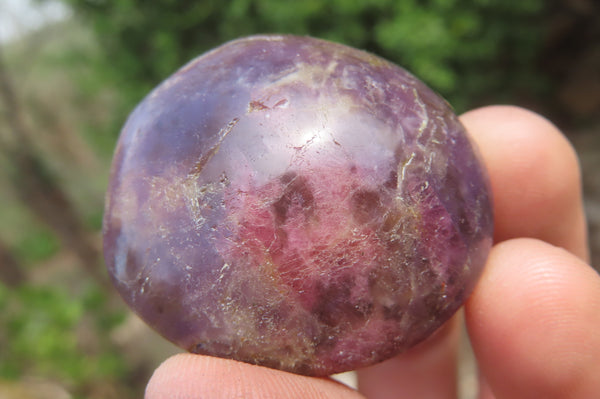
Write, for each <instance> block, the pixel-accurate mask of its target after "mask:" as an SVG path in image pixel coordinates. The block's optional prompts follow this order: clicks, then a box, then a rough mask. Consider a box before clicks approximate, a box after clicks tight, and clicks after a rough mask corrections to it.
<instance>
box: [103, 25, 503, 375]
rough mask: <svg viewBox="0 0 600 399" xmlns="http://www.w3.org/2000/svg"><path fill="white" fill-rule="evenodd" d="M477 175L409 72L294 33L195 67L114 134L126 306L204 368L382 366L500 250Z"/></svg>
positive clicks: (457, 298) (111, 231) (447, 118)
mask: <svg viewBox="0 0 600 399" xmlns="http://www.w3.org/2000/svg"><path fill="white" fill-rule="evenodd" d="M491 237H492V215H491V204H490V194H489V190H488V183H487V177H486V173H485V170H484V169H483V167H482V165H481V164H480V162H479V160H478V157H477V155H476V153H475V151H474V149H473V145H472V143H471V142H470V141H469V139H468V138H467V136H466V134H465V132H464V129H463V127H462V126H461V124H460V123H459V121H458V120H457V118H456V116H455V115H454V114H453V112H452V111H451V110H450V108H449V106H448V105H447V104H446V103H445V102H444V101H443V100H442V99H441V98H440V97H438V96H437V95H436V94H435V93H434V92H433V91H432V90H430V89H429V88H427V87H426V86H425V85H424V84H423V83H421V82H420V81H419V80H417V79H416V78H415V77H414V76H412V75H410V74H409V73H407V72H406V71H405V70H403V69H401V68H399V67H397V66H394V65H392V64H390V63H388V62H387V61H385V60H382V59H380V58H378V57H375V56H373V55H370V54H367V53H365V52H362V51H358V50H354V49H351V48H349V47H345V46H342V45H339V44H333V43H329V42H325V41H321V40H317V39H312V38H306V37H294V36H255V37H249V38H245V39H240V40H236V41H233V42H230V43H227V44H225V45H223V46H221V47H219V48H217V49H215V50H213V51H211V52H209V53H207V54H205V55H203V56H201V57H199V58H197V59H195V60H193V61H192V62H190V63H189V64H187V65H186V66H184V67H183V68H182V69H180V70H179V71H178V72H177V73H175V74H174V75H173V76H171V77H170V78H169V79H167V80H166V81H165V82H164V83H162V84H161V85H160V86H159V87H158V88H156V89H155V90H154V91H153V92H152V93H150V95H149V96H148V97H147V98H146V99H145V100H144V101H143V102H142V103H141V104H140V105H139V106H138V107H137V109H136V110H135V111H134V112H133V114H132V115H131V116H130V118H129V120H128V121H127V124H126V125H125V127H124V129H123V132H122V134H121V137H120V140H119V143H118V146H117V150H116V154H115V158H114V163H113V168H112V175H111V181H110V186H109V191H108V196H107V204H106V213H105V219H104V249H105V256H106V262H107V265H108V270H109V272H110V275H111V276H112V279H113V281H114V283H115V285H116V287H117V289H118V291H119V292H120V293H121V295H122V296H123V298H124V299H125V301H126V302H127V303H128V304H129V305H130V306H131V307H132V308H133V309H134V310H135V311H136V312H137V313H138V314H139V315H140V316H141V317H142V318H143V319H144V320H145V321H146V322H147V323H148V324H149V325H150V326H152V327H153V328H154V329H156V330H157V331H158V332H159V333H161V334H162V335H163V336H164V337H166V338H167V339H169V340H171V341H173V342H174V343H176V344H178V345H179V346H181V347H183V348H185V349H187V350H189V351H191V352H195V353H202V354H208V355H213V356H220V357H225V358H232V359H237V360H241V361H245V362H249V363H254V364H259V365H264V366H269V367H274V368H279V369H282V370H287V371H292V372H296V373H302V374H307V375H327V374H331V373H337V372H341V371H346V370H350V369H356V368H359V367H362V366H366V365H370V364H373V363H375V362H378V361H382V360H384V359H386V358H389V357H391V356H393V355H394V354H397V353H399V352H401V351H403V350H405V349H406V348H409V347H410V346H412V345H414V344H416V343H418V342H419V341H421V340H423V339H424V338H426V337H427V336H428V335H430V334H431V333H432V332H433V331H434V330H436V329H437V328H438V327H439V326H440V325H441V324H442V323H443V322H444V321H446V320H447V319H449V318H450V317H451V316H452V314H453V313H455V311H456V310H457V309H458V308H459V307H460V306H461V305H462V303H463V302H464V301H465V299H466V298H467V296H468V295H469V293H470V292H471V290H472V288H473V286H474V284H475V282H476V280H477V278H478V276H479V274H480V272H481V270H482V267H483V264H484V262H485V259H486V256H487V254H488V251H489V249H490V246H491V243H492V238H491Z"/></svg>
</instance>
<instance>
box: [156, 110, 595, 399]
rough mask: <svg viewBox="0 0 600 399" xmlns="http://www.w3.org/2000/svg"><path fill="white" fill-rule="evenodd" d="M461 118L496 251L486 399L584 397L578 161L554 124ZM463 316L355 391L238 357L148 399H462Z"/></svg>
mask: <svg viewBox="0 0 600 399" xmlns="http://www.w3.org/2000/svg"><path fill="white" fill-rule="evenodd" d="M461 120H462V122H463V123H464V125H465V127H466V128H467V130H468V131H469V133H470V134H471V136H472V138H473V139H474V141H475V142H476V143H477V144H478V146H479V149H480V152H481V155H482V157H483V159H484V162H485V164H486V166H487V168H488V171H489V173H490V178H491V185H492V191H493V195H494V202H495V203H494V213H495V220H496V230H495V237H494V238H495V242H496V244H495V246H494V248H493V249H492V252H491V254H490V257H489V259H488V262H487V265H486V268H485V271H484V273H483V275H482V277H481V279H480V281H479V283H478V285H477V287H476V288H475V291H474V292H473V294H472V295H471V297H470V299H469V300H468V302H467V303H466V305H465V310H464V322H465V324H466V327H467V331H468V333H469V337H470V340H471V344H472V346H473V350H474V352H475V356H476V359H477V363H478V367H479V372H480V376H481V378H480V392H479V398H481V399H491V398H495V399H503V398H510V399H520V398H524V399H525V398H557V399H558V398H569V399H579V398H581V399H584V398H585V399H587V398H591V397H594V396H595V395H597V393H598V392H600V362H598V361H597V359H600V312H598V309H600V276H599V275H598V274H597V273H596V272H595V271H594V269H592V268H591V267H590V266H589V265H588V264H587V263H586V262H587V261H588V259H589V253H588V249H587V248H588V244H587V236H586V224H585V218H584V212H583V205H582V196H581V177H580V170H579V164H578V159H577V155H576V154H575V152H574V150H573V148H572V147H571V145H570V144H569V142H568V141H567V140H566V139H565V137H564V136H563V135H562V133H561V132H560V131H559V130H558V129H557V128H556V127H555V126H554V125H553V124H552V123H550V122H549V121H548V120H546V119H544V118H542V117H541V116H539V115H537V114H535V113H532V112H530V111H527V110H525V109H522V108H517V107H512V106H491V107H486V108H481V109H477V110H473V111H470V112H467V113H466V114H464V115H462V117H461ZM460 317H461V316H457V317H455V318H454V319H453V320H451V321H450V322H448V323H447V324H446V325H445V326H444V327H443V328H441V329H440V330H439V331H438V332H437V333H435V334H434V335H433V336H432V337H430V338H429V339H428V340H426V341H425V342H423V343H421V344H420V345H418V346H416V347H414V348H413V349H411V350H410V351H408V352H406V353H403V354H401V355H399V356H397V357H395V358H392V359H390V360H388V361H386V362H383V363H380V364H378V365H375V366H372V367H369V368H366V369H362V370H359V371H358V382H359V391H358V392H357V391H354V390H352V389H350V388H348V387H346V386H344V385H341V384H339V383H337V382H335V381H333V380H330V379H327V378H311V377H304V376H298V375H294V374H290V373H285V372H282V371H278V370H271V369H267V368H263V367H259V366H253V365H249V364H245V363H240V362H236V361H231V360H224V359H218V358H211V357H206V356H199V355H191V354H180V355H176V356H174V357H172V358H170V359H168V360H166V361H165V362H164V363H163V364H162V365H161V366H160V367H159V368H158V369H157V370H156V371H155V372H154V375H153V376H152V378H151V379H150V382H149V383H148V386H147V389H146V398H147V399H159V398H160V399H162V398H175V399H184V398H185V399H196V398H202V399H225V398H248V399H253V398H262V399H271V398H273V399H275V398H279V399H281V398H283V399H291V398H304V399H306V398H308V399H317V398H319V399H329V398H343V399H358V398H369V399H388V398H436V399H437V398H448V399H452V398H456V397H457V393H456V390H457V389H456V387H457V382H456V375H457V371H456V370H457V366H456V360H457V347H458V338H459V327H460V323H461V320H460Z"/></svg>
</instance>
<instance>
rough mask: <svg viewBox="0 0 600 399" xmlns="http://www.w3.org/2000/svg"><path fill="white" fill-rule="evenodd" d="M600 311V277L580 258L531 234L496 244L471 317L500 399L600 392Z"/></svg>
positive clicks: (485, 369)
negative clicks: (528, 237) (599, 361)
mask: <svg viewBox="0 0 600 399" xmlns="http://www.w3.org/2000/svg"><path fill="white" fill-rule="evenodd" d="M598 309H600V277H599V276H598V274H597V273H596V272H595V271H594V270H593V269H592V268H591V267H590V266H589V265H587V264H585V263H584V262H582V261H581V260H580V259H579V258H577V257H575V256H573V255H572V254H570V253H568V252H567V251H565V250H563V249H560V248H557V247H554V246H551V245H549V244H547V243H544V242H541V241H538V240H533V239H516V240H509V241H506V242H504V243H501V244H498V245H497V246H495V247H494V249H493V250H492V252H491V254H490V257H489V260H488V264H487V266H486V270H485V272H484V274H483V275H482V277H481V280H480V282H479V284H478V286H477V287H476V289H475V291H474V292H473V294H472V296H471V298H470V299H469V301H468V302H467V306H466V308H465V310H466V312H465V320H466V323H467V327H468V330H469V335H470V337H471V341H472V344H473V349H474V352H475V354H476V357H477V360H478V363H479V366H480V369H481V371H482V373H483V375H484V377H485V379H486V381H488V383H489V385H490V387H491V389H492V391H493V392H494V393H495V395H496V396H497V398H515V399H519V398H531V397H544V398H554V397H556V398H567V397H568V398H588V397H593V396H590V395H591V394H592V393H593V392H600V379H599V377H598V376H600V366H599V364H598V362H597V359H598V358H600V312H598ZM586 395H587V396H586Z"/></svg>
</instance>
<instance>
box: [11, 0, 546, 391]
mask: <svg viewBox="0 0 600 399" xmlns="http://www.w3.org/2000/svg"><path fill="white" fill-rule="evenodd" d="M63 1H64V2H65V3H67V4H70V5H71V6H72V7H73V8H74V10H75V11H76V12H77V13H78V15H80V16H82V17H83V21H84V24H83V26H82V25H81V24H80V23H79V22H77V21H78V20H77V19H76V20H75V21H69V22H67V23H65V24H64V26H63V28H64V32H59V34H58V35H57V36H52V35H48V37H45V39H46V40H47V43H48V45H46V46H31V45H26V44H25V45H17V46H15V48H11V49H10V51H8V52H7V55H10V57H7V59H8V58H10V59H9V60H8V61H10V62H9V65H8V66H9V67H10V68H11V71H13V73H14V74H15V81H18V82H19V83H22V84H21V85H20V86H19V87H18V88H19V90H20V91H21V92H20V93H19V94H21V95H22V100H23V103H24V104H25V105H26V106H27V107H29V108H28V110H27V111H28V114H29V116H30V117H31V120H32V121H33V122H32V123H33V130H34V131H35V132H36V134H37V135H38V136H36V145H37V146H38V147H39V149H40V151H41V153H42V154H43V156H44V157H45V158H44V159H46V160H47V161H48V165H49V166H50V167H51V171H52V172H55V173H56V174H57V175H60V177H61V178H60V179H59V182H60V183H61V184H63V186H64V188H65V190H66V191H67V192H68V193H69V195H70V197H71V198H70V199H71V200H72V201H73V203H74V204H75V205H76V207H77V208H78V211H79V214H80V215H81V216H82V218H83V223H84V225H85V226H86V227H87V228H89V229H90V230H92V231H95V232H96V233H98V232H99V230H100V226H101V220H102V205H101V204H102V201H103V199H102V192H103V190H104V187H105V184H106V181H107V177H108V169H109V160H110V154H111V153H112V150H113V148H114V145H115V141H116V138H117V135H118V133H119V130H120V127H121V125H122V124H123V122H124V120H125V118H126V117H127V114H129V112H131V110H132V109H133V107H134V106H135V104H136V103H137V102H138V101H140V99H141V98H142V97H143V96H145V95H146V94H147V93H148V92H149V91H150V90H151V89H152V88H153V87H154V86H156V85H157V84H158V83H159V82H160V81H161V80H163V79H165V78H166V77H167V76H168V75H170V74H171V73H173V72H174V71H175V70H176V69H177V68H179V67H180V66H182V65H183V64H185V63H186V62H187V61H189V60H190V59H192V58H194V57H196V56H197V55H199V54H201V53H202V52H204V51H206V50H208V49H210V48H212V47H214V46H217V45H219V44H221V43H223V42H225V41H227V40H231V39H234V38H236V37H240V36H244V35H250V34H256V33H291V34H299V35H311V36H315V37H320V38H324V39H329V40H333V41H337V42H342V43H346V44H348V45H351V46H353V47H357V48H362V49H365V50H368V51H370V52H373V53H376V54H378V55H381V56H383V57H385V58H387V59H390V60H392V61H394V62H396V63H397V64H399V65H401V66H403V67H405V68H407V69H408V70H410V71H412V72H413V73H414V74H416V75H417V76H419V77H420V78H421V79H423V80H424V81H426V82H427V83H429V84H430V85H431V86H432V87H433V88H434V89H436V90H437V91H439V92H440V93H441V94H442V95H444V96H445V97H446V98H447V99H448V100H449V101H450V103H452V104H453V105H454V107H455V108H456V109H457V110H458V111H463V110H465V109H467V108H468V107H471V106H474V105H476V104H477V103H479V102H487V101H490V102H491V101H493V102H501V101H503V100H505V99H506V100H508V99H510V98H511V97H510V96H515V95H516V94H517V93H520V92H527V93H535V92H538V91H539V90H540V89H543V88H544V84H545V82H544V80H543V78H542V77H541V76H540V75H539V74H538V73H536V68H535V64H534V61H535V57H536V55H537V54H538V52H539V51H540V49H541V45H542V38H543V35H544V31H543V25H542V24H541V23H540V20H541V19H542V18H543V16H544V12H545V2H543V1H542V0H520V1H518V0H330V1H321V0H301V1H300V0H219V1H217V0H203V1H191V0H188V1H177V0H156V1H147V0H63ZM90 29H91V30H93V33H94V34H93V35H92V34H90ZM51 36H52V40H48V38H50V37H51ZM36 40H37V39H36ZM32 49H33V50H34V51H32ZM35 51H37V54H36V53H35ZM28 84H30V85H31V86H30V87H28V86H27V85H28ZM28 93H30V94H31V95H29V94H28ZM56 93H60V94H56ZM47 104H51V108H48V109H44V106H45V105H47ZM0 122H1V121H0ZM30 122H31V121H30ZM36 124H37V125H36ZM0 128H3V127H2V124H1V123H0ZM0 133H1V132H0ZM44 134H46V136H44ZM57 137H58V139H57ZM79 139H81V142H79V141H78V140H79ZM57 142H59V143H61V144H65V147H64V148H60V147H57V148H55V147H52V145H53V144H52V143H57ZM65 154H67V155H65ZM69 154H71V155H69ZM0 166H2V168H0V169H3V170H5V169H7V168H9V166H10V165H9V163H8V162H6V161H3V159H2V157H0ZM5 166H6V167H5ZM5 172H6V170H5ZM5 172H4V173H5ZM17 172H18V171H17ZM2 178H3V177H2V175H1V174H0V184H2V183H3V182H6V181H8V180H7V179H6V178H4V180H2ZM6 194H7V193H6V192H5V193H3V192H0V200H1V202H2V203H3V207H2V209H0V219H2V221H3V223H2V226H0V227H1V228H0V239H3V240H4V241H5V242H7V243H8V244H9V246H11V249H12V252H13V255H14V256H15V257H16V258H17V260H18V261H19V262H20V263H21V264H22V265H23V266H25V269H27V270H28V271H33V272H32V273H30V274H31V275H33V274H36V279H37V281H36V282H35V283H33V282H27V283H26V284H23V285H21V286H16V287H6V286H3V285H2V284H1V283H0V380H1V379H9V378H13V379H17V378H20V377H21V376H24V375H39V376H44V377H47V378H51V379H54V380H57V381H60V382H61V384H64V385H65V386H67V387H68V388H69V391H70V392H72V393H74V394H75V396H76V397H84V396H88V397H92V396H91V395H88V394H89V393H90V392H94V388H93V385H94V384H100V385H104V386H107V385H111V384H113V385H114V386H115V387H116V386H119V387H121V388H119V389H118V390H117V392H119V393H120V395H121V397H125V396H126V395H127V394H129V395H130V396H126V397H136V396H139V395H136V393H137V394H139V393H140V391H141V389H143V385H144V384H145V381H146V379H147V375H139V371H133V370H132V369H131V368H132V367H133V366H131V364H130V363H128V359H126V358H125V355H124V354H123V353H122V351H121V350H119V349H118V348H117V346H116V345H115V343H114V342H113V340H112V339H111V333H112V332H114V329H115V328H116V327H117V326H119V325H120V324H121V323H122V321H123V319H124V315H125V311H124V305H122V304H121V303H120V302H117V303H119V304H121V306H122V307H121V308H117V307H115V306H114V303H112V304H111V300H112V299H113V297H114V295H115V293H114V291H109V290H107V289H106V288H102V287H100V286H99V285H98V282H92V281H90V280H91V278H89V276H87V278H82V279H81V281H79V282H77V283H73V282H72V280H69V279H65V281H59V282H57V281H56V278H54V279H52V278H51V277H50V278H48V277H45V278H42V277H40V276H39V274H41V273H38V272H39V271H41V269H42V268H43V267H46V263H47V262H49V260H51V258H53V257H56V256H57V254H58V255H59V254H60V252H61V251H63V250H65V249H67V248H63V246H61V244H60V241H59V240H58V239H57V238H56V236H55V235H54V233H53V232H52V231H50V230H49V229H48V228H47V227H45V226H41V225H40V223H34V220H30V219H33V218H34V217H33V216H31V215H29V216H27V217H26V216H24V215H26V214H27V212H26V210H24V209H23V205H22V204H21V203H19V201H18V200H17V199H15V198H14V196H13V197H10V196H8V195H6ZM54 262H55V263H56V260H54ZM59 262H60V258H59ZM78 266H81V265H78ZM59 269H60V268H59ZM63 269H64V270H71V271H72V270H73V269H74V268H73V266H72V265H71V266H68V267H64V268H63ZM63 269H60V270H61V273H64V270H63ZM78 273H79V274H83V273H82V272H81V270H78ZM77 284H78V285H79V286H77ZM149 369H150V370H151V369H152V366H150V367H149ZM136 372H137V373H138V374H137V375H136ZM136 384H137V385H136ZM106 396H107V395H104V396H103V395H102V394H98V395H97V396H94V397H106Z"/></svg>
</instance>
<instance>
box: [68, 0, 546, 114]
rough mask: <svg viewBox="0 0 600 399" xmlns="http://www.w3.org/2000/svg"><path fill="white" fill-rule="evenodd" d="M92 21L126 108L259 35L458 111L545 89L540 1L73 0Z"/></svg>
mask: <svg viewBox="0 0 600 399" xmlns="http://www.w3.org/2000/svg"><path fill="white" fill-rule="evenodd" d="M68 2H69V3H70V4H71V5H72V6H73V7H74V8H75V9H76V10H78V11H80V12H81V13H82V14H84V15H85V16H86V17H87V18H88V20H89V21H91V22H92V24H93V27H94V29H95V31H96V32H97V35H98V39H99V40H100V42H101V44H102V46H103V47H104V49H105V50H106V56H107V57H108V58H109V59H110V65H111V68H110V71H109V74H110V75H111V78H113V79H114V80H115V81H116V82H118V84H119V87H121V88H122V90H123V95H125V96H126V98H127V101H126V103H127V104H128V105H129V107H131V106H133V105H134V104H135V103H136V102H138V101H139V100H140V99H141V97H142V96H143V95H145V94H146V93H147V92H148V91H149V90H150V89H151V88H152V87H154V86H155V85H156V84H157V83H158V82H159V81H161V80H162V79H164V78H166V77H167V76H168V75H170V74H171V73H172V72H174V70H176V69H177V68H178V67H179V66H181V65H183V64H184V63H185V62H186V61H188V60H190V59H191V58H193V57H195V56H197V55H199V54H201V53H202V52H204V51H206V50H207V49H209V48H211V47H214V46H216V45H218V44H221V43H223V42H224V41H227V40H230V39H234V38H236V37H239V36H244V35H250V34H255V33H271V32H277V33H292V34H300V35H311V36H315V37H320V38H324V39H330V40H333V41H338V42H343V43H346V44H349V45H351V46H353V47H357V48H362V49H366V50H368V51H371V52H373V53H376V54H379V55H381V56H383V57H385V58H388V59H390V60H392V61H394V62H396V63H397V64H399V65H401V66H404V67H405V68H407V69H408V70H410V71H412V72H413V73H414V74H416V75H417V76H419V77H420V78H421V79H423V80H424V81H425V82H427V83H428V84H430V85H431V86H432V87H433V88H434V89H436V90H438V91H439V92H440V93H441V94H442V95H444V96H445V97H446V98H447V99H448V100H449V101H450V102H451V103H452V104H453V105H454V106H455V107H456V108H457V110H459V111H463V110H464V109H465V108H466V107H469V106H472V105H473V104H474V103H475V102H477V101H484V100H485V99H496V101H498V98H500V99H502V96H506V95H511V94H514V93H515V91H517V90H536V89H538V88H539V86H540V85H543V81H541V79H540V78H539V75H538V74H537V73H536V72H535V69H534V65H533V64H532V62H533V60H534V57H535V55H536V54H537V52H538V51H539V49H540V45H541V39H542V35H543V29H542V25H541V24H540V19H541V17H542V16H543V12H544V4H545V2H543V1H542V0H400V1H399V0H330V1H321V0H303V1H296V0H219V1H217V0H206V1H172V0H158V1H152V2H149V1H145V0H114V1H99V0H87V1H82V0H68Z"/></svg>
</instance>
